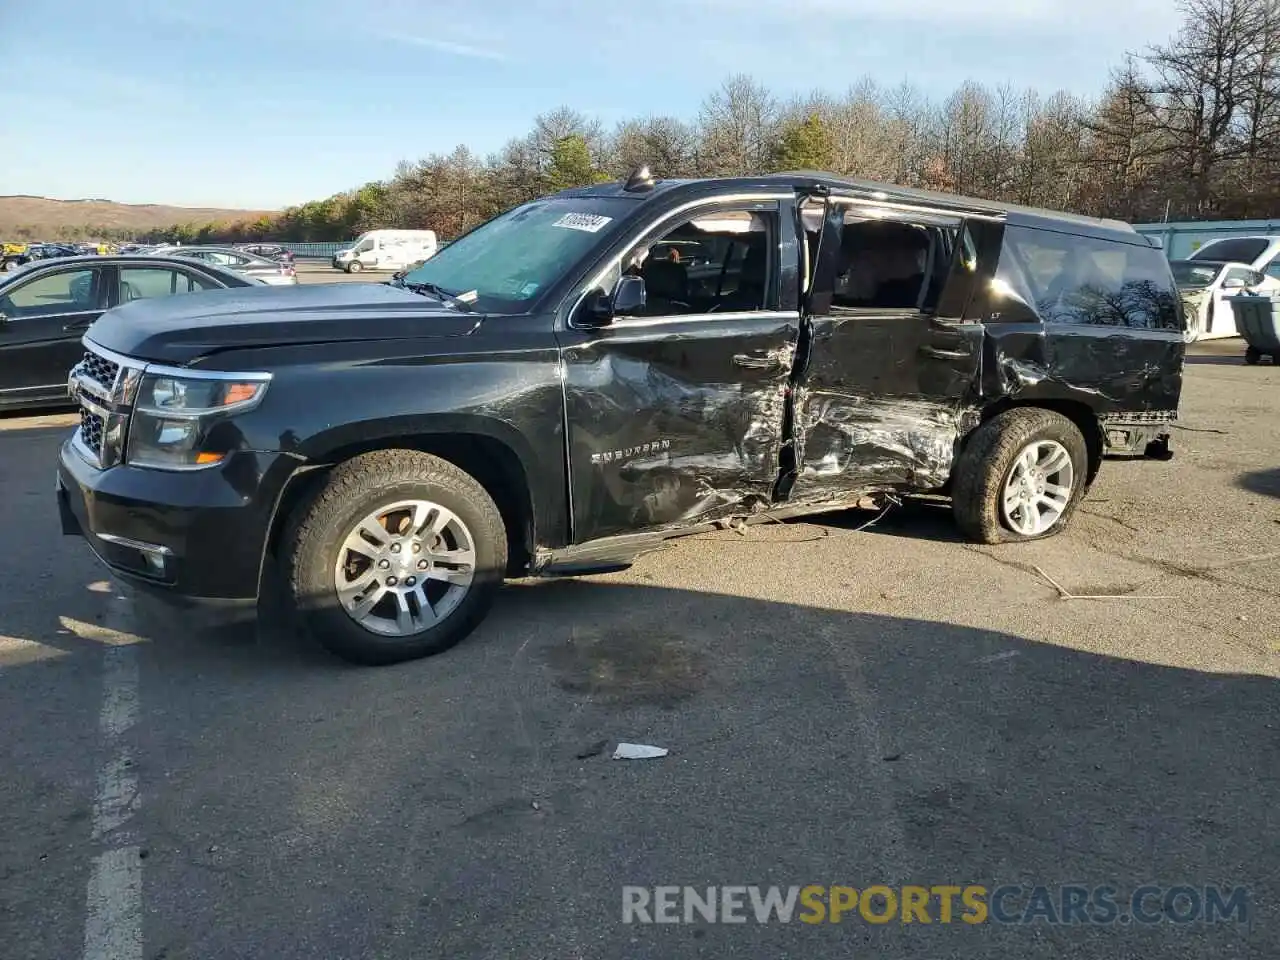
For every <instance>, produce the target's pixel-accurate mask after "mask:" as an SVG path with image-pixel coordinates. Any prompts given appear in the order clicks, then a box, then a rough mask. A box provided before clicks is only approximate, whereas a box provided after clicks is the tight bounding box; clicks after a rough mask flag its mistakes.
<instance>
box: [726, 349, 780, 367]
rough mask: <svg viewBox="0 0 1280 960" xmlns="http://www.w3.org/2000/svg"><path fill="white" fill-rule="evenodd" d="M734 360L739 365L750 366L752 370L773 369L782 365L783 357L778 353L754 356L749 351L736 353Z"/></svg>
mask: <svg viewBox="0 0 1280 960" xmlns="http://www.w3.org/2000/svg"><path fill="white" fill-rule="evenodd" d="M733 362H734V363H735V364H736V365H737V366H739V367H748V368H750V369H752V370H771V369H773V368H774V367H780V366H782V358H781V357H780V356H778V355H777V354H776V353H769V354H765V355H764V356H763V357H753V356H751V354H749V353H735V354H734V355H733Z"/></svg>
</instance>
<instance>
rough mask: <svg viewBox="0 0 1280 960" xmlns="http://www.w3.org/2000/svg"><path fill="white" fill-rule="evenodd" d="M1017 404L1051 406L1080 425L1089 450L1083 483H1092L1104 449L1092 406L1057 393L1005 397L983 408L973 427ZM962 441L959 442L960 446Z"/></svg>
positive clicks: (966, 439) (968, 437) (967, 437)
mask: <svg viewBox="0 0 1280 960" xmlns="http://www.w3.org/2000/svg"><path fill="white" fill-rule="evenodd" d="M1016 407H1039V408H1040V409H1042V410H1052V411H1054V412H1055V413H1060V414H1062V415H1063V416H1064V417H1066V418H1067V419H1068V420H1070V421H1071V422H1072V423H1074V424H1075V425H1076V427H1077V428H1079V430H1080V433H1081V435H1083V437H1084V445H1085V450H1086V451H1087V452H1088V454H1089V464H1088V468H1087V470H1086V471H1085V486H1086V487H1090V486H1092V485H1093V481H1094V480H1095V479H1096V478H1097V476H1098V470H1099V469H1101V467H1102V456H1103V450H1104V442H1103V433H1102V425H1101V424H1100V423H1099V422H1098V415H1097V413H1095V412H1094V410H1093V408H1092V407H1090V406H1089V405H1088V404H1087V403H1084V402H1083V401H1080V400H1067V399H1062V398H1058V397H1053V398H1050V397H1044V398H1027V399H1013V398H1011V397H1005V398H1003V399H1001V400H998V401H996V402H995V403H993V404H991V405H989V406H988V407H986V408H985V409H984V410H983V411H982V417H981V419H979V421H978V423H976V424H974V430H976V429H977V428H978V427H979V426H981V425H982V424H984V423H986V422H987V421H988V420H991V419H992V418H994V417H998V416H1000V414H1002V413H1004V412H1005V411H1006V410H1013V409H1014V408H1016ZM972 436H973V430H970V431H969V433H968V434H966V435H965V439H964V443H968V441H969V439H970V437H972ZM963 445H964V444H962V445H961V446H962V448H963Z"/></svg>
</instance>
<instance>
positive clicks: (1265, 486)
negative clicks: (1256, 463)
mask: <svg viewBox="0 0 1280 960" xmlns="http://www.w3.org/2000/svg"><path fill="white" fill-rule="evenodd" d="M1236 483H1237V485H1239V486H1240V488H1241V489H1243V490H1248V491H1249V492H1250V493H1261V494H1263V495H1265V496H1268V497H1277V498H1280V467H1273V468H1272V469H1270V470H1255V471H1253V472H1251V473H1242V474H1240V476H1239V477H1237V478H1236Z"/></svg>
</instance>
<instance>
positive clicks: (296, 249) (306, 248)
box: [260, 237, 449, 260]
mask: <svg viewBox="0 0 1280 960" xmlns="http://www.w3.org/2000/svg"><path fill="white" fill-rule="evenodd" d="M260 242H261V243H278V244H280V246H282V247H284V248H285V249H286V250H288V251H289V252H290V253H292V254H293V255H294V257H296V258H297V259H299V260H331V259H332V258H333V255H334V254H335V253H337V252H338V251H339V250H345V249H346V248H347V247H350V246H353V245H354V244H355V242H356V238H355V237H352V238H351V239H350V240H341V241H338V242H327V243H289V242H287V241H284V240H262V241H260ZM448 245H449V241H448V240H441V241H440V243H439V244H438V246H437V249H442V248H444V247H447V246H448Z"/></svg>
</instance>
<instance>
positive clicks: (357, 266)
mask: <svg viewBox="0 0 1280 960" xmlns="http://www.w3.org/2000/svg"><path fill="white" fill-rule="evenodd" d="M363 269H364V264H362V263H361V262H360V261H359V260H352V261H351V262H350V263H348V264H347V273H359V272H360V271H361V270H363Z"/></svg>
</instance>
